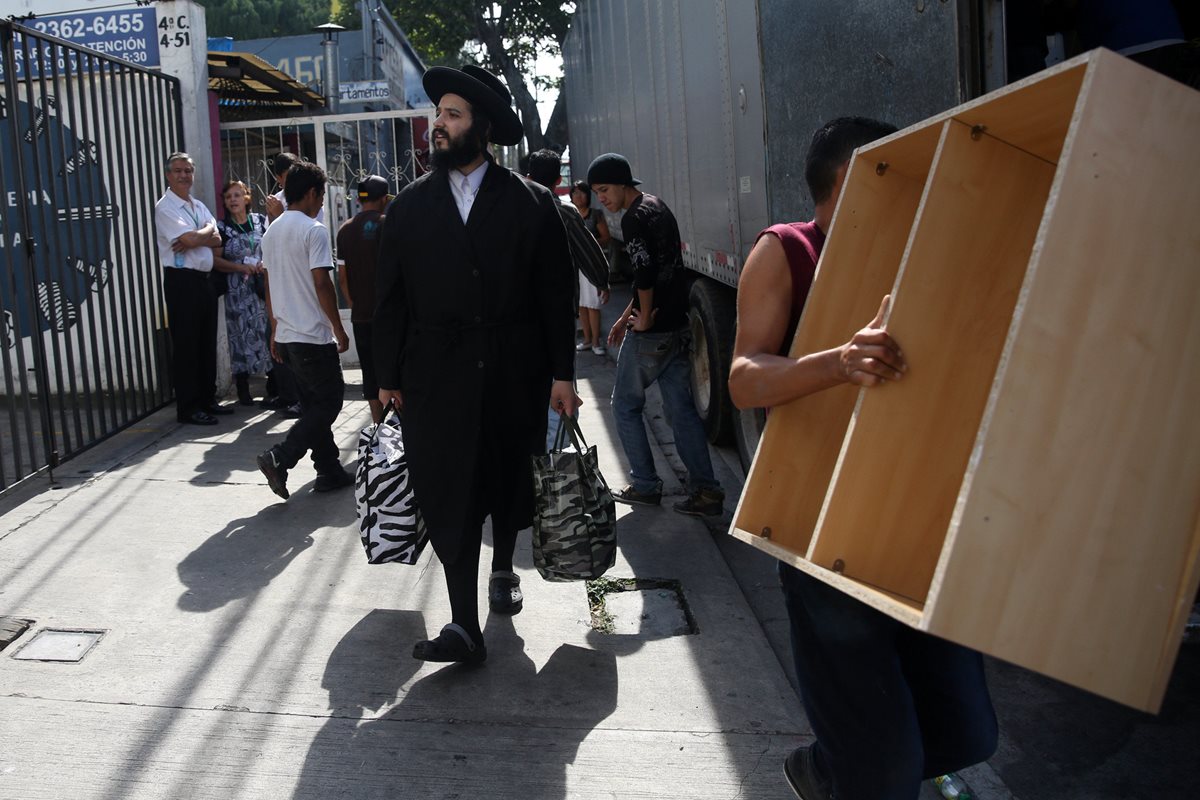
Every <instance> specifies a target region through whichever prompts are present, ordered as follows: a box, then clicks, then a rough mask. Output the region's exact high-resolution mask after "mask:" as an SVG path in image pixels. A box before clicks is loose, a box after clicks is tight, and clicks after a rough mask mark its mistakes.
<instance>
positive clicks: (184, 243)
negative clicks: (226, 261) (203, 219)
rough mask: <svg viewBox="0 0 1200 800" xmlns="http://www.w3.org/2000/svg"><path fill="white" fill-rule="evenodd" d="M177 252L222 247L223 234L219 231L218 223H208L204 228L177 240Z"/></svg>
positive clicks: (190, 232)
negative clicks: (194, 248)
mask: <svg viewBox="0 0 1200 800" xmlns="http://www.w3.org/2000/svg"><path fill="white" fill-rule="evenodd" d="M174 244H175V251H176V252H178V251H179V250H181V249H182V250H191V249H192V248H193V247H220V246H221V234H220V233H219V232H218V231H217V223H215V222H207V223H205V225H204V227H203V228H200V229H199V230H194V231H188V232H187V233H185V234H183V235H181V236H180V237H179V238H178V239H176V240H175V243H174Z"/></svg>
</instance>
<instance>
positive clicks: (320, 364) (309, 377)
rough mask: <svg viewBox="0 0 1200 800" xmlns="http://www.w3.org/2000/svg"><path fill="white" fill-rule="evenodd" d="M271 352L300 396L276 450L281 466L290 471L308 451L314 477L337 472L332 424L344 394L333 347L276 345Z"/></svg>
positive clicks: (338, 363)
mask: <svg viewBox="0 0 1200 800" xmlns="http://www.w3.org/2000/svg"><path fill="white" fill-rule="evenodd" d="M275 349H276V350H278V351H279V356H280V358H282V359H283V363H284V365H285V366H286V367H287V368H288V370H289V371H290V372H291V376H292V378H293V380H294V381H295V386H296V393H297V394H298V395H299V397H300V418H299V419H297V420H296V422H295V424H294V425H292V429H291V430H290V431H288V435H287V438H286V439H285V440H284V441H283V444H280V445H278V447H277V452H278V453H279V456H280V461H281V462H282V464H283V467H284V468H285V469H291V468H292V467H294V466H296V464H298V463H299V462H300V459H302V458H304V454H305V453H307V452H309V451H312V462H313V466H314V467H315V468H316V470H317V474H318V475H321V474H328V473H331V472H337V471H338V470H340V469H342V466H341V459H340V458H339V454H338V448H337V445H336V444H335V443H334V441H333V423H334V421H335V420H336V419H337V415H338V412H340V411H341V410H342V399H343V397H344V396H345V393H346V386H345V383H344V382H343V381H342V364H341V361H340V360H339V359H338V351H337V345H334V344H303V343H300V342H286V343H285V342H276V343H275Z"/></svg>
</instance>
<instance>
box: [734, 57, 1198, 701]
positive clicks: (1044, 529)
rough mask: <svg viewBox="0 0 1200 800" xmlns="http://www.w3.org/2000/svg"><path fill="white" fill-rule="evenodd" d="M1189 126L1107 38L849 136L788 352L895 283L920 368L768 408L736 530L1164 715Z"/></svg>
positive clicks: (1186, 563) (896, 311)
mask: <svg viewBox="0 0 1200 800" xmlns="http://www.w3.org/2000/svg"><path fill="white" fill-rule="evenodd" d="M1197 130H1200V94H1197V93H1196V92H1195V91H1194V90H1191V89H1188V88H1187V87H1185V86H1183V85H1182V84H1179V83H1175V82H1173V81H1171V80H1169V79H1166V78H1164V77H1162V76H1158V75H1155V74H1153V73H1151V72H1150V71H1149V70H1146V69H1144V68H1142V67H1140V66H1138V65H1136V64H1134V63H1133V62H1131V61H1128V60H1127V59H1124V58H1121V57H1120V56H1117V55H1115V54H1113V53H1110V52H1107V51H1094V52H1092V53H1089V54H1086V55H1085V56H1081V57H1079V58H1077V59H1074V60H1072V61H1071V62H1068V63H1066V64H1063V65H1061V66H1060V67H1057V68H1054V69H1050V70H1047V71H1046V72H1044V73H1042V74H1040V75H1038V76H1035V77H1033V78H1031V79H1028V80H1026V81H1022V82H1021V83H1019V84H1016V85H1014V86H1011V87H1008V88H1006V89H1004V90H1001V91H1000V92H997V93H994V94H993V95H989V96H988V97H986V98H981V99H980V100H978V101H974V102H972V103H969V104H967V105H964V106H961V107H959V108H957V109H953V110H951V111H949V112H947V113H946V114H942V115H939V116H938V117H934V118H932V119H930V120H928V121H926V122H924V123H921V124H920V125H917V126H914V127H912V128H909V129H907V130H905V131H901V132H899V133H897V134H894V135H893V136H891V137H888V138H887V139H884V140H881V141H880V142H879V143H876V145H873V146H871V147H868V148H864V149H863V150H860V151H859V152H858V153H857V154H856V155H855V157H854V159H853V162H852V167H851V170H850V173H849V175H848V176H847V183H846V186H845V188H844V189H843V195H842V199H841V202H840V204H839V207H838V211H837V214H836V216H835V218H834V229H833V234H832V236H831V237H830V239H829V241H828V243H827V245H826V249H825V254H824V256H823V259H822V261H821V264H820V268H819V271H818V275H817V279H816V281H815V283H814V286H813V290H812V292H811V293H810V298H809V302H808V305H807V307H806V309H805V312H804V316H803V317H802V318H801V322H800V327H799V329H798V331H797V334H796V338H795V341H794V342H793V346H792V350H791V353H792V354H793V355H794V356H799V355H802V354H807V353H811V352H816V351H820V350H825V349H828V348H830V347H834V346H837V345H840V344H841V343H843V342H844V341H846V340H847V339H848V338H849V337H850V336H851V335H852V334H853V333H854V332H855V331H857V330H858V329H859V328H861V327H862V326H863V324H864V323H865V322H866V321H867V320H869V319H871V317H872V316H873V315H874V313H875V311H876V309H877V308H878V303H879V299H880V296H881V295H882V294H884V293H886V292H888V291H889V289H891V290H892V291H893V293H894V296H895V301H894V304H893V307H892V310H891V313H890V315H889V317H888V320H887V325H888V328H889V330H890V331H891V332H892V333H893V334H894V335H895V336H896V338H897V340H898V341H899V342H900V344H901V345H902V347H903V348H904V351H905V354H906V356H907V358H908V361H909V364H910V372H909V374H908V375H907V376H906V378H905V379H904V380H902V381H899V382H897V383H895V384H889V385H887V386H884V387H878V388H874V389H870V390H858V389H856V388H854V387H841V388H839V389H835V390H831V391H827V392H820V393H818V394H816V395H812V396H810V397H807V398H802V399H800V400H797V401H796V402H793V403H790V404H787V405H785V406H781V407H779V408H777V409H775V410H774V412H773V413H772V414H771V417H770V421H769V423H768V425H767V429H766V431H765V433H764V436H763V441H762V443H761V445H760V448H759V452H758V455H757V457H756V459H755V463H754V465H753V467H752V468H751V471H750V474H749V476H748V478H747V484H746V489H745V493H744V495H743V497H742V501H741V503H740V504H739V506H738V509H737V511H736V513H735V517H734V520H735V523H734V528H733V531H732V532H733V534H734V535H735V536H738V537H739V538H742V539H745V540H746V541H750V542H752V543H753V544H755V545H756V546H758V547H760V548H761V549H763V550H764V551H766V552H768V553H770V554H771V555H773V556H775V557H776V558H779V559H780V560H783V561H785V562H787V563H789V564H792V565H794V566H796V567H797V568H799V569H801V570H803V571H805V572H807V573H808V574H811V575H814V576H816V577H817V578H819V579H820V580H823V581H825V582H827V583H829V584H830V585H832V586H835V587H837V588H838V589H839V590H841V591H844V592H847V593H848V594H851V595H852V596H854V597H856V598H858V599H860V600H861V601H862V602H865V603H868V604H869V605H871V606H873V607H875V608H878V609H879V610H881V611H883V612H884V613H886V614H889V615H891V616H892V617H894V618H896V619H898V620H900V621H902V622H904V623H906V624H908V625H912V626H913V627H916V628H919V629H922V630H927V631H929V632H930V633H933V634H936V635H938V636H942V637H944V638H946V639H948V640H951V641H955V642H959V643H961V644H964V645H966V646H969V647H973V648H976V649H978V650H981V651H983V652H986V653H989V654H991V655H994V656H996V657H999V658H1002V659H1005V660H1008V661H1011V662H1013V663H1016V664H1019V665H1021V666H1023V667H1026V668H1029V669H1033V670H1036V671H1038V672H1041V673H1043V674H1046V675H1049V676H1051V677H1054V678H1057V679H1059V680H1063V681H1066V682H1068V683H1070V684H1072V685H1075V686H1079V687H1081V688H1083V689H1087V690H1089V691H1093V692H1096V693H1098V694H1100V695H1103V696H1105V697H1108V698H1111V699H1114V700H1117V701H1119V702H1122V703H1127V704H1129V705H1131V706H1134V707H1137V708H1141V709H1144V710H1148V711H1155V710H1157V708H1158V706H1159V704H1160V703H1161V700H1162V696H1163V692H1164V691H1165V688H1166V683H1167V680H1168V678H1169V677H1170V674H1171V670H1172V666H1173V664H1174V661H1175V657H1176V655H1177V653H1178V648H1179V643H1180V640H1181V637H1182V632H1183V628H1184V624H1185V622H1186V619H1187V615H1188V611H1189V610H1190V608H1191V606H1192V602H1193V600H1194V598H1195V594H1196V590H1197V585H1198V584H1200V448H1198V447H1197V443H1200V414H1197V413H1196V411H1195V408H1196V400H1195V398H1196V397H1200V313H1197V311H1196V309H1197V308H1200V225H1198V224H1197V222H1196V221H1197V219H1200V182H1197V181H1196V179H1195V176H1196V175H1200V148H1197V147H1196V145H1195V131H1197ZM972 132H974V133H975V134H976V136H975V138H974V139H973V138H972V137H971V133H972ZM939 137H940V138H939ZM1055 161H1057V164H1055V163H1052V162H1055ZM882 163H887V165H888V166H887V169H877V166H878V165H880V164H882ZM880 173H882V174H880ZM767 527H769V528H770V529H771V536H770V538H769V539H768V538H764V537H763V536H762V535H761V534H762V531H763V528H767ZM837 562H840V563H837ZM835 563H837V570H838V571H837V572H835V571H833V567H834V565H835Z"/></svg>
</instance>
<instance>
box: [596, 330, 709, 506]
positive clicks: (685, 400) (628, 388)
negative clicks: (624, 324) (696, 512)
mask: <svg viewBox="0 0 1200 800" xmlns="http://www.w3.org/2000/svg"><path fill="white" fill-rule="evenodd" d="M691 372H692V365H691V362H690V361H689V360H688V334H687V331H684V330H680V331H673V332H671V333H638V332H637V331H629V332H628V333H626V334H625V341H624V342H622V343H621V352H620V354H619V355H618V356H617V378H616V384H615V385H614V386H613V393H612V408H613V417H614V418H615V419H616V423H617V436H618V437H620V439H621V446H622V447H623V448H624V449H625V457H626V458H628V459H629V475H630V477H631V478H632V479H633V488H634V490H635V491H638V492H643V493H649V492H657V491H659V490H661V489H662V481H661V480H659V477H658V473H657V472H656V471H655V469H654V455H653V453H651V451H650V440H649V439H647V438H646V426H645V423H644V422H643V421H642V409H644V408H645V406H646V389H647V388H648V387H649V386H650V384H652V383H655V382H657V383H658V389H659V391H660V392H662V398H663V406H664V407H665V408H666V412H667V421H668V422H669V423H670V424H671V431H672V432H673V433H674V434H675V449H676V450H678V452H679V458H680V459H682V460H683V465H684V466H685V467H687V472H688V486H687V489H688V493H689V494H692V493H695V492H697V491H699V490H700V489H720V488H721V484H719V483H718V482H717V479H716V477H714V475H713V466H712V460H711V459H710V458H709V455H708V439H707V438H706V437H705V435H704V423H702V422H701V421H700V415H699V414H697V413H696V406H695V405H694V404H693V403H692V382H691V377H692V376H691Z"/></svg>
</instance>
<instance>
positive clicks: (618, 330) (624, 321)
mask: <svg viewBox="0 0 1200 800" xmlns="http://www.w3.org/2000/svg"><path fill="white" fill-rule="evenodd" d="M632 313H633V301H632V300H630V301H629V305H627V306H625V310H624V311H622V312H621V316H620V317H618V318H617V321H616V322H615V323H613V326H612V328H611V329H610V330H609V332H608V343H609V345H611V346H612V347H616V346H617V345H619V344H620V343H621V340H622V339H624V338H625V331H626V330H628V329H627V328H626V327H625V326H626V325H628V324H629V315H630V314H632Z"/></svg>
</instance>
